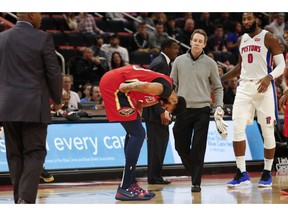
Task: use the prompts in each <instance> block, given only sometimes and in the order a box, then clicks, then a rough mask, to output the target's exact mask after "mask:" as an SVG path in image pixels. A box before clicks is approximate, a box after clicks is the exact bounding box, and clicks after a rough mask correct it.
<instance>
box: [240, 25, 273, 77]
mask: <svg viewBox="0 0 288 216" xmlns="http://www.w3.org/2000/svg"><path fill="white" fill-rule="evenodd" d="M266 33H267V31H266V30H262V31H261V32H260V33H259V34H258V35H255V36H254V37H253V38H251V37H250V36H249V35H248V34H244V35H243V36H242V39H241V43H240V47H239V52H240V55H241V56H242V65H241V67H242V68H241V69H242V70H241V75H240V78H241V79H243V80H259V79H262V78H263V77H265V76H266V75H267V74H268V73H270V72H271V71H272V68H271V66H272V55H271V52H270V51H269V50H268V49H267V48H266V46H265V44H264V39H265V35H266Z"/></svg>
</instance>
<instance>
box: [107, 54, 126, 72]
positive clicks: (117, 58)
mask: <svg viewBox="0 0 288 216" xmlns="http://www.w3.org/2000/svg"><path fill="white" fill-rule="evenodd" d="M123 66H125V62H124V61H123V59H122V57H121V54H120V53H119V52H114V53H112V58H111V68H110V69H111V70H112V69H115V68H119V67H123Z"/></svg>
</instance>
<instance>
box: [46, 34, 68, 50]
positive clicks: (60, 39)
mask: <svg viewBox="0 0 288 216" xmlns="http://www.w3.org/2000/svg"><path fill="white" fill-rule="evenodd" d="M46 32H49V33H50V34H51V36H52V38H53V40H54V44H55V47H56V49H57V48H58V47H59V46H66V45H67V39H66V35H65V34H64V33H62V32H60V31H59V30H47V31H46Z"/></svg>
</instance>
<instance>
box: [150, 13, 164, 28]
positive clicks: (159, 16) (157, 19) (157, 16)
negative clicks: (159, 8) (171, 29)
mask: <svg viewBox="0 0 288 216" xmlns="http://www.w3.org/2000/svg"><path fill="white" fill-rule="evenodd" d="M151 19H152V20H153V22H154V25H155V26H156V24H157V23H163V25H164V26H165V25H166V23H167V15H166V14H165V13H163V12H155V13H152V15H151Z"/></svg>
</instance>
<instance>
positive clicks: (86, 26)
mask: <svg viewBox="0 0 288 216" xmlns="http://www.w3.org/2000/svg"><path fill="white" fill-rule="evenodd" d="M76 18H77V21H78V28H79V31H80V32H82V33H89V34H103V33H104V31H102V30H101V29H99V28H98V27H97V26H96V22H95V19H94V17H93V16H92V15H91V14H89V13H86V12H85V13H84V12H81V13H80V14H79V15H78V16H77V17H76Z"/></svg>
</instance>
